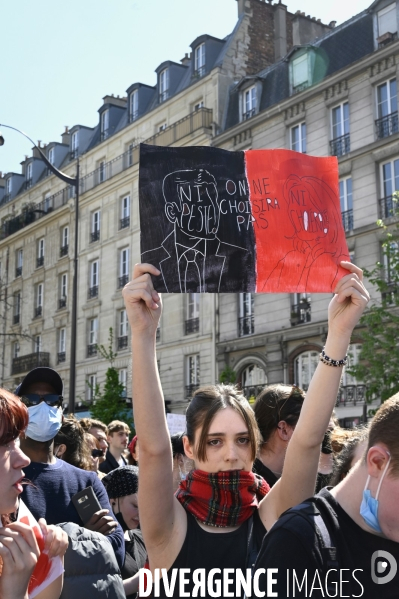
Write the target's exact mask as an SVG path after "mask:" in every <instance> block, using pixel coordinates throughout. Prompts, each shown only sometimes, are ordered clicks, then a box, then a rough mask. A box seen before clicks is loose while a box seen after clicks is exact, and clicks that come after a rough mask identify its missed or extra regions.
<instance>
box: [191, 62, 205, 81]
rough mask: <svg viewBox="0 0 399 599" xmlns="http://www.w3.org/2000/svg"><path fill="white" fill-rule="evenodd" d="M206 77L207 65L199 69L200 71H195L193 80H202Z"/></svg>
mask: <svg viewBox="0 0 399 599" xmlns="http://www.w3.org/2000/svg"><path fill="white" fill-rule="evenodd" d="M204 75H205V65H204V66H202V67H198V69H195V71H194V73H193V79H201V77H203V76H204Z"/></svg>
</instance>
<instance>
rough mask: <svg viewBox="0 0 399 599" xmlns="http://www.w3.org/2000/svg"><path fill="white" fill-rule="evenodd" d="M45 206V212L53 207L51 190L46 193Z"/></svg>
mask: <svg viewBox="0 0 399 599" xmlns="http://www.w3.org/2000/svg"><path fill="white" fill-rule="evenodd" d="M43 207H44V211H45V212H48V211H49V210H50V208H51V207H52V198H51V193H50V192H49V191H47V192H46V193H45V194H44V200H43Z"/></svg>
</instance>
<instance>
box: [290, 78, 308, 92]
mask: <svg viewBox="0 0 399 599" xmlns="http://www.w3.org/2000/svg"><path fill="white" fill-rule="evenodd" d="M308 87H309V81H304V82H303V83H300V84H299V85H295V86H293V88H292V93H293V94H299V93H300V92H303V91H304V90H305V89H307V88H308Z"/></svg>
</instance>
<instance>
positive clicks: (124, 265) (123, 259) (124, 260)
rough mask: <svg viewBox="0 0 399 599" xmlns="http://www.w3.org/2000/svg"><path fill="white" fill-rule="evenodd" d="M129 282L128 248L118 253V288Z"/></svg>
mask: <svg viewBox="0 0 399 599" xmlns="http://www.w3.org/2000/svg"><path fill="white" fill-rule="evenodd" d="M128 282H129V248H123V250H121V251H120V252H119V288H121V287H124V286H125V285H126V284H127V283H128Z"/></svg>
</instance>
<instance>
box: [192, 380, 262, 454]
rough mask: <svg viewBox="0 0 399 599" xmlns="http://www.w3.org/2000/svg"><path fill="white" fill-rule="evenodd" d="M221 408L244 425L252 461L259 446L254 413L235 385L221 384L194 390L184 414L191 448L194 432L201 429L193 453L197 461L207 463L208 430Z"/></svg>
mask: <svg viewBox="0 0 399 599" xmlns="http://www.w3.org/2000/svg"><path fill="white" fill-rule="evenodd" d="M224 408H232V409H233V410H235V411H236V412H237V413H238V414H239V415H240V416H241V418H242V419H243V420H244V422H245V424H246V425H247V428H248V433H249V439H250V445H251V459H252V460H254V459H255V457H256V453H257V450H258V446H259V442H260V434H259V429H258V425H257V424H256V420H255V416H254V413H253V410H252V408H251V406H250V405H249V403H248V401H247V400H246V399H245V397H244V396H243V395H242V393H241V392H240V391H239V390H238V389H237V388H236V387H235V386H234V385H222V384H218V385H212V386H209V387H200V388H199V389H197V391H195V392H194V395H193V398H192V400H191V402H190V405H189V406H188V408H187V411H186V421H187V433H186V434H187V437H188V440H189V441H190V443H191V445H194V439H195V433H196V431H197V429H198V428H200V427H202V431H201V435H200V437H199V439H198V443H197V447H196V450H195V451H196V455H197V456H198V459H199V460H201V461H205V460H206V441H207V436H208V432H209V427H210V425H211V423H212V420H213V419H214V417H215V415H216V414H217V412H219V410H223V409H224Z"/></svg>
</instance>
